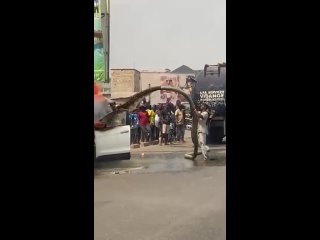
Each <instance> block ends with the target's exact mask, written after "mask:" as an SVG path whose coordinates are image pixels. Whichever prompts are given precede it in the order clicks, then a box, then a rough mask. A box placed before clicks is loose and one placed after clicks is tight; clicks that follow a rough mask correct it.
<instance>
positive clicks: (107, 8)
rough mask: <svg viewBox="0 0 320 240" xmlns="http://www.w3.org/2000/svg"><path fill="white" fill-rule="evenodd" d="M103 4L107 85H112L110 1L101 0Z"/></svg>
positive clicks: (102, 22) (102, 23) (102, 16)
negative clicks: (110, 68)
mask: <svg viewBox="0 0 320 240" xmlns="http://www.w3.org/2000/svg"><path fill="white" fill-rule="evenodd" d="M100 4H101V28H102V39H103V51H104V57H105V58H104V59H105V80H104V82H105V83H110V79H109V66H110V0H100Z"/></svg>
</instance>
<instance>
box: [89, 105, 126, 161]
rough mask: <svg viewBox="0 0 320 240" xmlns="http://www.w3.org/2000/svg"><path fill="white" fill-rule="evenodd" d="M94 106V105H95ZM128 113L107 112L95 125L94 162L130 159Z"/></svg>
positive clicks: (123, 111)
mask: <svg viewBox="0 0 320 240" xmlns="http://www.w3.org/2000/svg"><path fill="white" fill-rule="evenodd" d="M95 105H96V103H95ZM128 116H129V115H128V111H126V110H122V111H117V112H109V113H108V114H107V115H105V116H104V117H103V118H100V119H99V120H100V121H99V122H100V123H102V124H100V126H99V127H97V125H95V130H94V135H95V136H94V137H95V139H94V142H95V160H96V161H100V160H127V159H130V157H131V155H130V125H129V117H128Z"/></svg>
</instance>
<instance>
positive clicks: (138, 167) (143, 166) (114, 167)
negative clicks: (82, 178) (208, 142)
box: [95, 153, 225, 176]
mask: <svg viewBox="0 0 320 240" xmlns="http://www.w3.org/2000/svg"><path fill="white" fill-rule="evenodd" d="M198 158H199V156H198ZM198 158H197V159H198ZM200 159H201V156H200ZM200 159H199V160H197V161H192V160H188V159H185V158H184V154H181V153H180V154H154V153H145V154H139V155H138V154H137V155H133V156H132V157H131V159H130V160H123V161H108V162H100V163H99V164H96V166H95V175H96V176H99V175H117V174H132V173H134V174H139V173H157V172H179V171H189V170H192V168H195V167H208V166H209V167H210V166H224V165H225V160H221V159H220V160H219V159H213V160H209V161H207V162H204V161H201V160H200Z"/></svg>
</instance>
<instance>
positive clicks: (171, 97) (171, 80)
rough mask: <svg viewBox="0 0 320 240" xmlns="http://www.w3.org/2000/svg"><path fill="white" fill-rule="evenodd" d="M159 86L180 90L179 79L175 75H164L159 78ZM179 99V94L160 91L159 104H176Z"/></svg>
mask: <svg viewBox="0 0 320 240" xmlns="http://www.w3.org/2000/svg"><path fill="white" fill-rule="evenodd" d="M160 86H168V87H176V88H180V79H179V76H178V75H175V74H165V75H161V76H160ZM178 99H179V94H178V93H176V92H172V91H167V90H160V99H159V103H167V102H171V103H172V104H174V105H175V104H176V101H177V100H178Z"/></svg>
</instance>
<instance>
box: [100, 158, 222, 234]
mask: <svg viewBox="0 0 320 240" xmlns="http://www.w3.org/2000/svg"><path fill="white" fill-rule="evenodd" d="M225 162H226V161H225V155H223V153H221V154H220V155H219V154H217V155H216V156H215V160H213V161H208V163H204V162H203V161H201V160H200V159H199V160H198V161H197V162H196V163H197V164H196V166H195V164H194V162H193V161H190V160H186V159H184V158H183V154H181V153H167V154H159V153H157V154H154V153H145V154H144V156H141V154H136V155H133V156H132V159H131V160H127V161H117V162H108V163H104V164H101V165H100V166H99V167H97V168H96V169H95V179H94V219H95V221H94V234H95V237H94V239H95V240H102V239H104V240H106V239H108V240H109V239H110V240H140V239H141V240H147V239H148V240H149V239H150V240H162V239H163V240H180V239H181V240H202V239H203V240H204V239H208V240H209V239H210V240H211V239H213V240H223V239H226V214H225V213H226V207H225V206H226V167H225Z"/></svg>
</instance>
